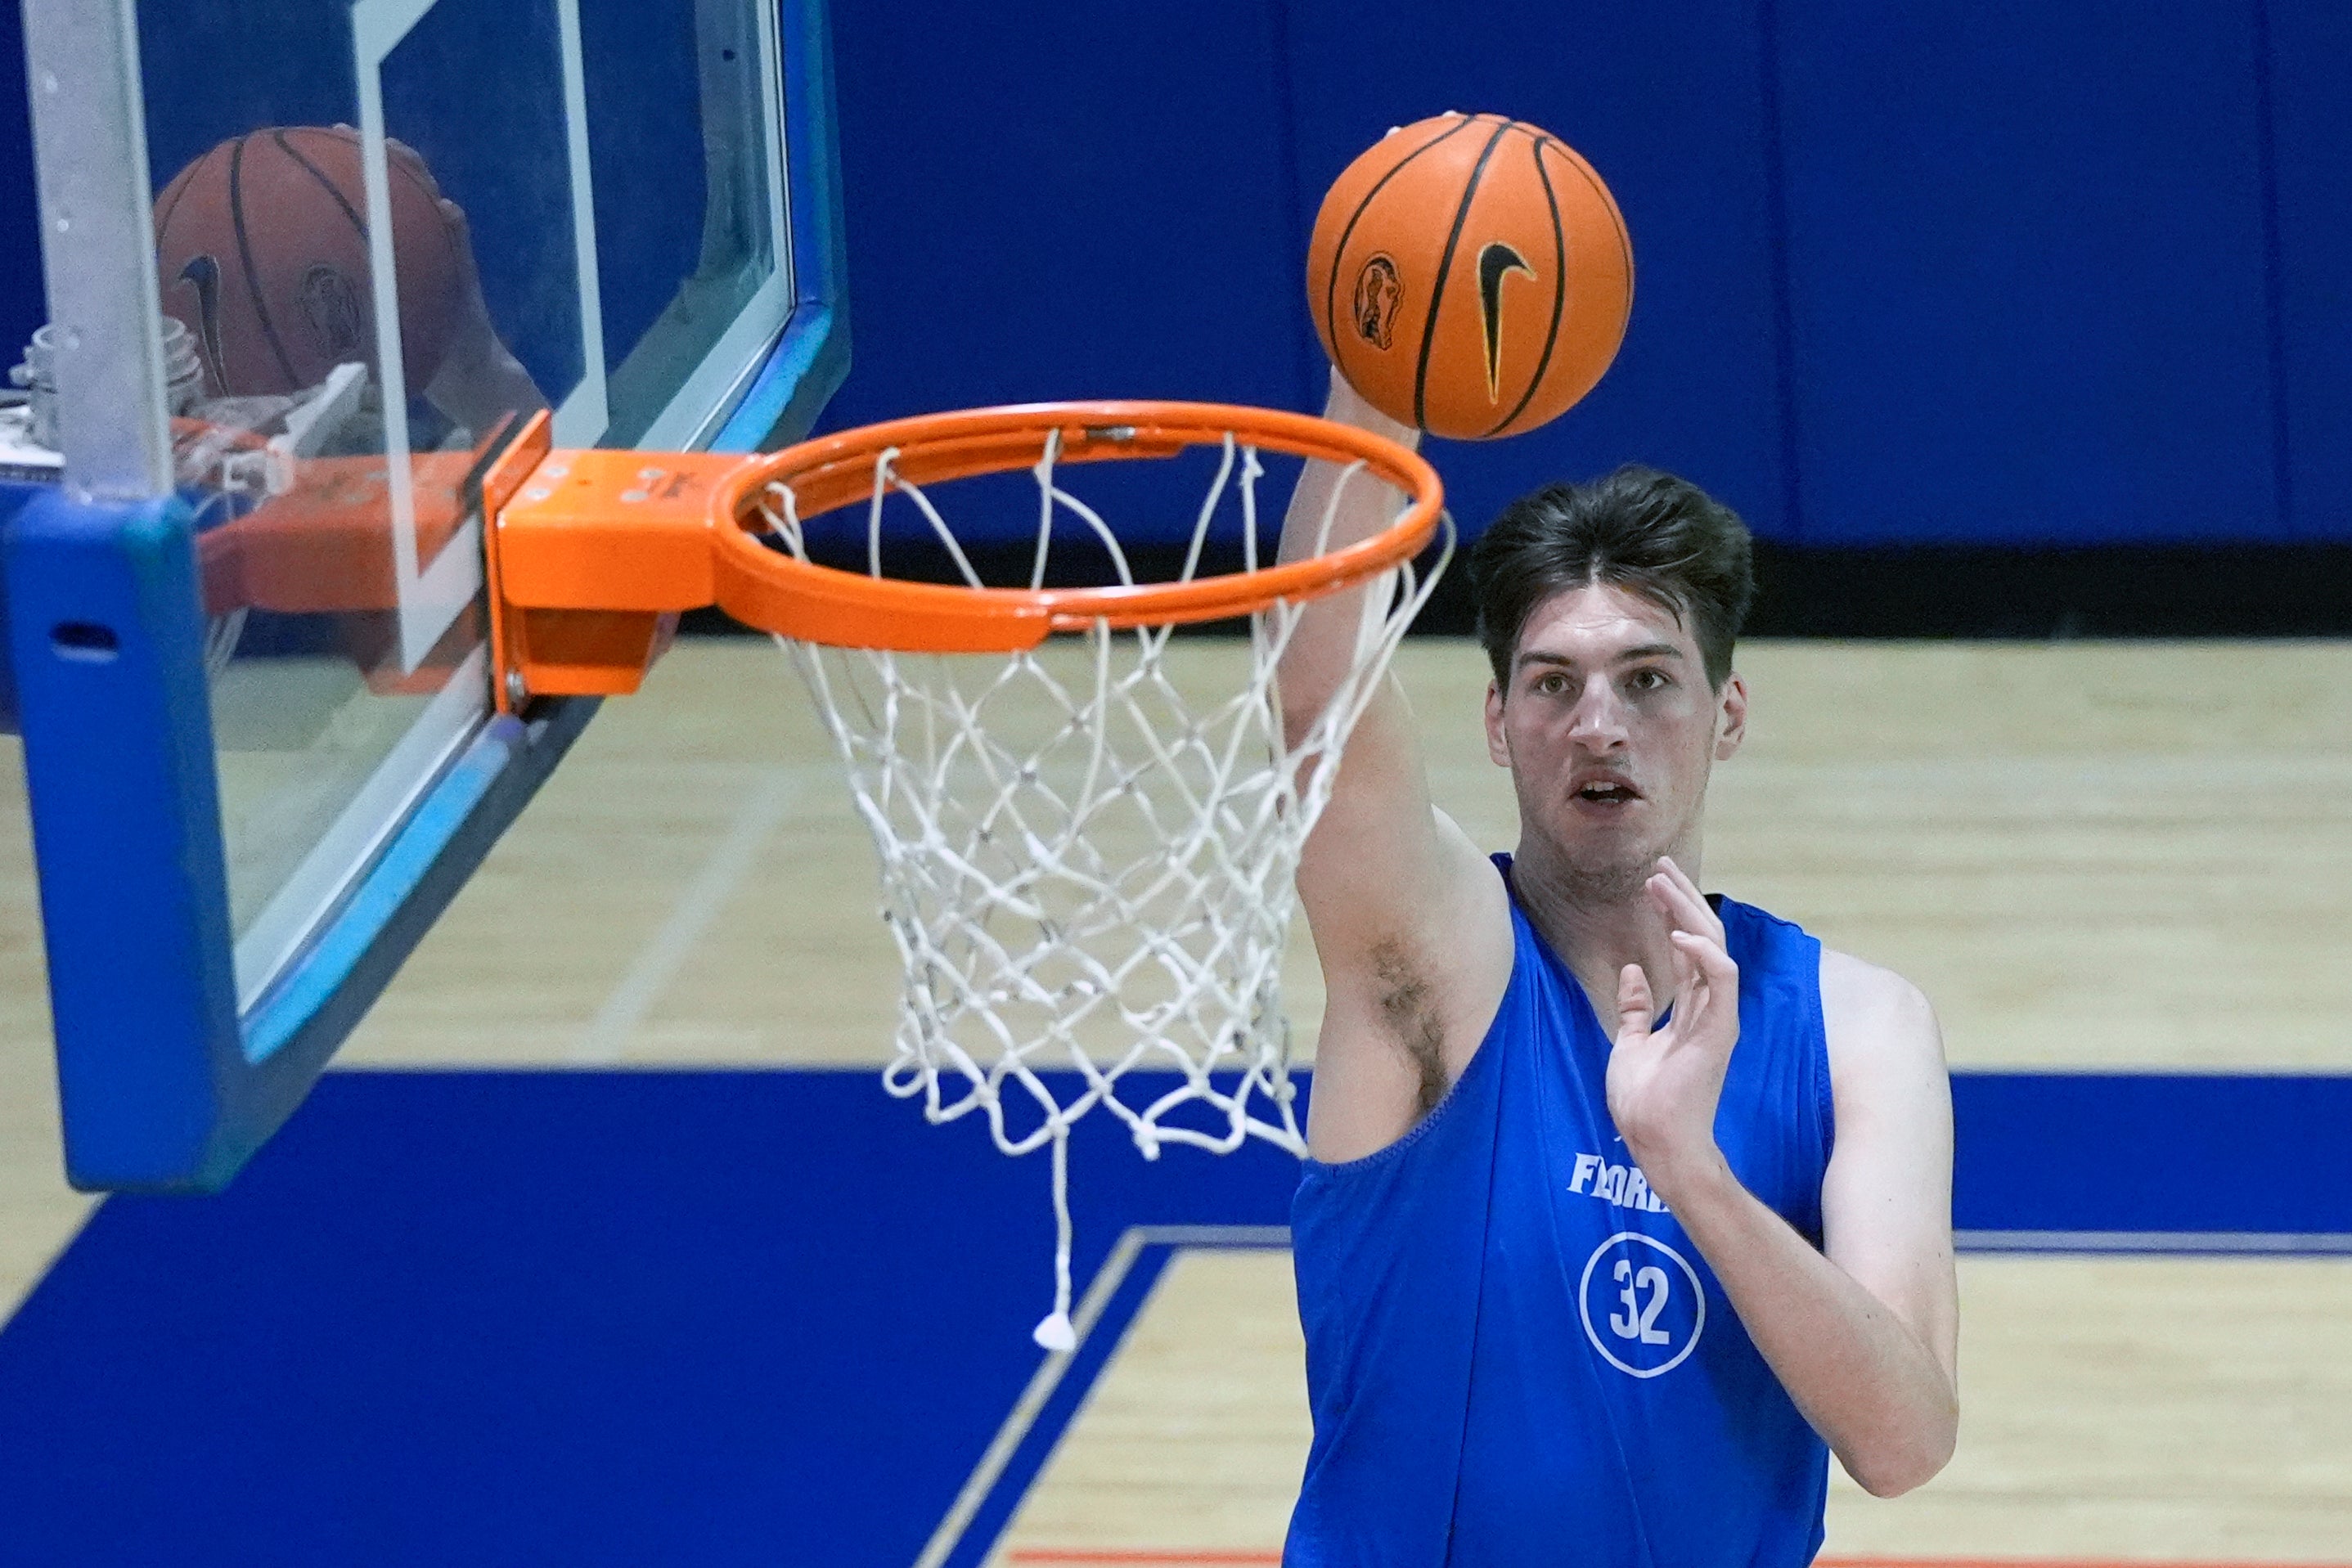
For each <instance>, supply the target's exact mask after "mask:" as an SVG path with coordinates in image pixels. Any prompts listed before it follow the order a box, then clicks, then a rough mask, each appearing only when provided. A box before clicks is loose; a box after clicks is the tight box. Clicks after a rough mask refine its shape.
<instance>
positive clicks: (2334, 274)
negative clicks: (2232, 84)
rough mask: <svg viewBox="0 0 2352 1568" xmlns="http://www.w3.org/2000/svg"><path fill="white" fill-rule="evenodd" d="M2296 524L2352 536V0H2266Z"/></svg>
mask: <svg viewBox="0 0 2352 1568" xmlns="http://www.w3.org/2000/svg"><path fill="white" fill-rule="evenodd" d="M2267 18H2268V21H2269V24H2270V45H2271V47H2270V53H2269V59H2270V62H2271V77H2270V86H2271V97H2272V101H2273V104H2274V106H2275V108H2274V123H2275V124H2276V126H2277V131H2278V135H2277V152H2278V213H2279V235H2278V250H2279V277H2278V296H2279V311H2280V317H2281V321H2280V329H2279V352H2280V358H2281V361H2282V366H2281V369H2282V373H2283V375H2284V384H2285V387H2286V398H2285V409H2286V413H2287V418H2286V431H2285V436H2286V444H2287V457H2288V462H2287V472H2288V484H2289V488H2288V499H2287V531H2288V533H2289V534H2290V535H2291V536H2293V537H2294V538H2338V539H2340V538H2352V179H2347V177H2346V174H2345V166H2344V160H2345V150H2346V149H2347V148H2352V6H2346V5H2343V4H2341V3H2340V0H2267Z"/></svg>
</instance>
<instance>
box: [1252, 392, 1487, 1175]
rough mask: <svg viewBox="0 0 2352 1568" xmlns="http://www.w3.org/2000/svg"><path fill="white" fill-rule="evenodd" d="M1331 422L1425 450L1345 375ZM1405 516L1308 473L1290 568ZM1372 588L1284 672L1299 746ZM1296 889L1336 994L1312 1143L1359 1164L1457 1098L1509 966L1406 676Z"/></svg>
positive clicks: (1371, 721)
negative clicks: (1427, 763) (1452, 1092)
mask: <svg viewBox="0 0 2352 1568" xmlns="http://www.w3.org/2000/svg"><path fill="white" fill-rule="evenodd" d="M1326 413H1327V414H1328V417H1330V418H1333V419H1337V420H1339V421H1341V422H1343V423H1349V424H1353V425H1356V426H1358V427H1360V428H1361V429H1365V430H1370V431H1372V432H1374V433H1375V434H1381V435H1385V436H1388V437H1390V438H1391V439H1392V440H1395V441H1398V442H1401V443H1402V444H1406V445H1412V444H1417V442H1418V441H1419V438H1420V433H1419V432H1417V431H1415V430H1413V429H1412V428H1411V427H1410V426H1407V425H1402V424H1399V423H1396V422H1395V421H1393V420H1391V419H1389V418H1387V417H1386V416H1384V415H1382V414H1381V413H1379V412H1378V411H1377V410H1375V409H1373V408H1372V407H1371V406H1370V404H1368V403H1366V402H1364V401H1363V400H1362V399H1361V398H1360V397H1359V396H1358V395H1357V394H1356V393H1355V392H1354V391H1353V390H1351V389H1350V388H1349V386H1348V384H1347V382H1345V381H1343V380H1341V379H1340V378H1339V377H1338V376H1336V375H1335V376H1334V377H1333V378H1332V382H1331V401H1330V404H1329V406H1328V409H1327V410H1326ZM1394 507H1395V493H1394V492H1393V491H1391V489H1390V488H1389V487H1388V486H1385V485H1383V484H1382V483H1381V482H1380V481H1379V480H1377V479H1374V478H1372V477H1371V476H1369V475H1366V474H1363V473H1361V472H1357V473H1354V474H1352V475H1350V474H1349V471H1348V470H1346V469H1344V468H1342V467H1341V466H1340V465H1337V464H1329V463H1309V464H1307V467H1306V469H1305V471H1304V472H1303V473H1302V474H1301V476H1300V478H1299V481H1298V488H1297V491H1296V492H1294V494H1293V495H1292V497H1291V503H1290V510H1289V512H1288V514H1287V515H1286V518H1285V521H1284V524H1283V538H1282V555H1283V559H1286V560H1287V559H1297V558H1298V557H1300V556H1304V555H1308V554H1311V553H1315V552H1316V551H1317V550H1318V549H1339V548H1342V547H1344V546H1346V545H1349V544H1351V543H1353V542H1355V541H1356V540H1358V539H1361V538H1369V537H1370V536H1371V535H1373V534H1375V533H1377V532H1379V531H1380V530H1381V528H1384V527H1386V526H1387V525H1388V524H1389V523H1390V522H1391V520H1392V517H1393V512H1394ZM1327 530H1328V532H1327ZM1363 592H1364V590H1355V591H1348V592H1344V593H1339V594H1333V595H1331V596H1329V597H1328V598H1325V599H1320V600H1318V601H1315V602H1313V603H1312V604H1310V605H1308V606H1307V610H1306V612H1305V613H1304V614H1303V615H1302V617H1301V620H1300V623H1299V625H1298V628H1297V632H1295V633H1294V635H1293V637H1292V640H1291V643H1290V646H1289V648H1288V649H1287V650H1286V653H1285V654H1284V657H1283V661H1282V664H1281V667H1280V670H1279V672H1278V675H1279V681H1280V686H1281V693H1282V707H1283V718H1284V723H1285V725H1286V727H1288V728H1289V729H1290V731H1291V733H1292V735H1293V736H1294V737H1296V736H1297V735H1298V734H1299V733H1301V732H1302V731H1303V730H1304V729H1305V728H1306V727H1307V726H1308V725H1310V724H1312V723H1313V722H1314V719H1315V716H1316V715H1317V714H1318V713H1320V712H1321V711H1322V709H1323V706H1324V705H1325V704H1326V703H1327V702H1328V701H1329V700H1330V698H1331V695H1332V693H1333V691H1334V690H1335V689H1336V688H1337V686H1338V685H1339V683H1340V681H1341V680H1342V678H1343V677H1344V676H1345V674H1346V673H1347V671H1348V670H1349V666H1350V665H1351V664H1353V662H1354V651H1355V642H1356V634H1357V627H1358V625H1359V624H1360V617H1361V613H1362V594H1363ZM1298 893H1299V900H1300V903H1301V904H1303V905H1304V906H1305V908H1306V911H1307V925H1308V926H1309V927H1310V928H1311V930H1312V931H1313V934H1314V937H1315V947H1316V952H1317V954H1318V957H1319V958H1320V960H1321V962H1322V967H1323V975H1324V983H1325V989H1326V995H1327V1001H1326V1004H1325V1011H1324V1019H1323V1029H1322V1033H1321V1035H1320V1038H1319V1040H1318V1045H1317V1055H1316V1078H1315V1083H1316V1089H1315V1098H1314V1101H1313V1108H1314V1109H1313V1114H1312V1117H1311V1119H1310V1122H1309V1125H1308V1129H1307V1135H1308V1141H1309V1143H1310V1145H1312V1147H1313V1149H1314V1153H1315V1155H1316V1156H1317V1157H1318V1158H1319V1159H1323V1160H1327V1161H1336V1160H1345V1159H1353V1158H1358V1157H1360V1156H1361V1155H1368V1154H1370V1153H1373V1152H1374V1151H1376V1150H1378V1149H1380V1148H1382V1147H1384V1146H1386V1145H1389V1144H1391V1143H1392V1142H1394V1141H1395V1140H1396V1139H1397V1138H1399V1137H1401V1136H1402V1135H1403V1134H1404V1133H1405V1132H1406V1131H1407V1130H1409V1129H1410V1128H1411V1127H1412V1124H1413V1123H1414V1122H1415V1121H1417V1120H1419V1118H1420V1117H1421V1116H1422V1115H1423V1114H1425V1113H1427V1112H1428V1110H1429V1109H1430V1108H1431V1107H1432V1106H1433V1105H1434V1104H1435V1103H1437V1101H1438V1100H1439V1099H1440V1098H1442V1097H1443V1095H1444V1092H1445V1089H1446V1086H1447V1085H1448V1084H1450V1083H1451V1082H1452V1081H1453V1079H1454V1076H1455V1075H1456V1074H1458V1073H1459V1072H1460V1071H1461V1069H1462V1067H1463V1065H1464V1064H1465V1062H1466V1061H1468V1060H1469V1057H1470V1053H1471V1052H1472V1051H1475V1050H1476V1048H1477V1043H1478V1036H1479V1035H1480V1034H1481V1033H1483V1032H1484V1030H1485V1028H1486V1022H1487V1020H1488V1019H1490V1018H1491V1017H1492V1015H1493V1012H1494V1009H1495V1006H1496V1000H1497V998H1500V996H1501V994H1502V989H1503V986H1504V983H1505V982H1506V981H1507V979H1508V977H1509V970H1510V956H1511V936H1510V914H1509V907H1508V904H1507V895H1506V893H1505V890H1504V888H1503V884H1502V882H1501V879H1500V878H1499V877H1498V876H1496V873H1495V872H1494V870H1493V868H1492V867H1491V866H1490V865H1489V864H1488V863H1487V862H1486V859H1485V857H1484V856H1483V855H1481V854H1480V853H1479V852H1478V850H1477V848H1476V846H1475V845H1474V844H1472V843H1471V842H1470V841H1469V839H1468V838H1467V837H1466V836H1465V834H1464V833H1463V831H1462V830H1461V829H1460V828H1458V827H1456V826H1455V825H1454V823H1453V821H1450V820H1449V819H1447V818H1446V817H1445V816H1444V813H1442V812H1440V811H1438V810H1436V809H1435V808H1434V807H1433V804H1432V802H1431V800H1430V796H1429V782H1428V777H1427V772H1426V769H1425V768H1423V762H1422V756H1421V745H1420V738H1419V737H1418V736H1417V734H1416V733H1415V730H1414V725H1413V717H1412V708H1411V706H1410V705H1409V704H1408V703H1407V702H1406V700H1405V695H1404V690H1403V688H1402V686H1401V685H1398V684H1397V681H1396V677H1395V676H1394V675H1392V674H1391V675H1384V676H1383V677H1382V678H1381V686H1380V689H1379V690H1378V691H1377V692H1376V693H1375V694H1374V695H1373V696H1372V698H1371V700H1370V704H1369V706H1366V708H1365V710H1364V713H1363V716H1362V717H1361V718H1360V720H1359V721H1358V722H1357V725H1356V728H1355V731H1354V733H1353V734H1352V735H1351V736H1350V737H1349V741H1348V746H1347V749H1346V751H1345V752H1344V753H1343V755H1342V759H1341V763H1340V768H1339V779H1338V783H1337V785H1336V787H1335V788H1334V789H1333V790H1332V795H1331V800H1330V803H1329V805H1328V807H1327V808H1326V809H1325V810H1324V813H1323V816H1322V818H1321V819H1320V820H1319V821H1318V823H1317V824H1316V828H1315V831H1314V832H1313V834H1312V835H1310V836H1309V838H1308V839H1307V845H1306V849H1305V852H1304V853H1303V854H1302V855H1301V857H1300V860H1299V867H1298Z"/></svg>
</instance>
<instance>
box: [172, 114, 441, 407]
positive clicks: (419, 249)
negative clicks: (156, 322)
mask: <svg viewBox="0 0 2352 1568" xmlns="http://www.w3.org/2000/svg"><path fill="white" fill-rule="evenodd" d="M386 163H387V165H388V172H390V174H391V187H390V189H391V195H392V253H393V266H394V271H395V273H396V275H397V281H396V286H395V287H394V298H397V299H398V301H399V306H400V349H401V366H402V372H403V379H404V380H405V381H406V382H407V383H408V391H409V392H410V394H411V395H415V394H416V393H418V392H423V391H424V389H425V383H426V382H430V381H431V380H432V379H433V373H434V371H436V370H438V369H439V368H440V365H441V358H442V355H443V354H444V353H446V351H447V350H448V347H449V342H450V340H451V338H452V336H453V335H454V334H455V332H456V329H457V319H458V314H459V308H460V305H461V298H460V295H459V287H460V277H461V273H460V270H459V261H458V257H457V248H456V240H455V237H454V236H453V235H451V233H450V232H449V225H448V222H447V221H446V219H445V218H444V217H443V216H442V214H441V204H440V193H439V192H438V191H437V190H436V189H435V188H434V186H433V181H432V176H431V175H429V174H427V173H426V172H425V171H424V168H423V165H422V164H419V163H416V162H415V161H414V159H413V158H410V157H404V156H402V155H400V154H399V153H394V154H392V155H391V156H389V157H388V158H387V159H386ZM155 272H156V281H157V282H158V283H159V284H160V285H161V286H162V288H163V308H164V310H165V312H166V313H168V314H170V315H173V316H176V317H177V318H179V319H180V323H181V325H183V326H184V327H185V328H187V329H188V334H189V336H190V337H192V338H194V340H195V342H196V347H197V350H198V351H199V352H200V353H201V354H202V355H203V356H204V361H205V380H206V381H207V382H209V383H210V384H211V387H212V390H213V391H214V392H217V393H222V394H226V395H228V396H233V397H234V396H252V395H257V394H260V393H270V392H299V391H300V390H302V389H303V388H305V387H310V386H316V385H317V384H318V383H319V382H320V381H321V380H323V379H324V378H325V376H326V374H327V372H328V371H331V370H333V369H334V368H335V367H336V366H337V365H339V364H342V363H345V362H348V361H360V362H362V363H364V364H365V365H366V366H367V367H368V370H369V371H370V373H371V374H376V375H378V379H379V380H381V375H380V372H379V371H378V367H377V364H376V332H375V293H374V289H373V286H372V284H371V283H370V279H371V278H372V277H373V269H372V268H371V267H370V266H369V262H368V232H367V196H366V190H365V186H364V185H363V184H362V179H361V172H360V139H359V134H358V133H357V132H356V131H350V130H347V129H344V128H342V127H336V128H335V129H333V130H328V129H325V128H323V127H317V126H299V125H298V126H288V127H284V128H281V129H276V130H267V131H251V132H248V133H247V134H246V135H244V136H240V137H237V138H236V140H234V141H224V142H222V143H221V144H220V145H219V146H217V147H215V148H214V149H213V150H212V151H211V152H207V153H205V155H204V156H203V157H201V158H199V159H197V160H196V161H195V162H193V163H191V164H189V165H188V166H187V167H186V168H184V169H183V170H181V171H180V172H179V173H178V174H177V175H175V176H173V180H172V183H170V184H169V185H166V186H165V187H164V188H163V194H162V195H160V196H158V197H156V198H155Z"/></svg>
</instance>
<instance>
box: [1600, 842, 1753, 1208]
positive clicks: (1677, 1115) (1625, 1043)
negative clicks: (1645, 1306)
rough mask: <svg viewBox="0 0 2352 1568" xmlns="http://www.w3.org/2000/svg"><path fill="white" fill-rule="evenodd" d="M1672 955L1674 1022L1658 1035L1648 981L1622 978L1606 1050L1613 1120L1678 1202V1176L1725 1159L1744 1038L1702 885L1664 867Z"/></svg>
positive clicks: (1718, 929)
mask: <svg viewBox="0 0 2352 1568" xmlns="http://www.w3.org/2000/svg"><path fill="white" fill-rule="evenodd" d="M1647 892H1648V894H1649V898H1650V903H1651V904H1652V905H1653V906H1654V908H1655V909H1656V910H1657V911H1658V913H1659V915H1661V916H1662V917H1663V918H1664V921H1665V923H1666V928H1667V929H1666V939H1667V941H1668V942H1669V943H1670V944H1671V945H1672V948H1673V954H1674V977H1675V995H1674V1006H1673V1016H1672V1017H1671V1018H1670V1019H1669V1020H1668V1021H1667V1023H1666V1026H1665V1027H1664V1029H1656V1028H1654V1027H1653V1025H1654V1023H1655V1021H1656V1017H1657V1010H1658V1009H1657V1005H1656V1001H1655V998H1654V996H1653V995H1652V992H1651V989H1650V981H1649V977H1648V976H1647V975H1645V974H1643V971H1642V967H1641V966H1640V965H1638V964H1628V965H1626V966H1625V967H1624V969H1623V970H1622V972H1621V973H1620V974H1619V975H1618V977H1617V1044H1616V1048H1615V1049H1614V1050H1612V1051H1611V1052H1610V1053H1609V1076H1608V1086H1609V1114H1610V1115H1611V1117H1612V1118H1613V1119H1614V1120H1615V1122H1616V1124H1617V1131H1618V1132H1619V1133H1620V1134H1622V1135H1623V1137H1624V1139H1625V1146H1626V1147H1627V1148H1628V1149H1629V1150H1630V1151H1631V1152H1632V1153H1633V1158H1634V1160H1635V1161H1636V1162H1637V1163H1638V1164H1639V1165H1640V1166H1641V1167H1642V1172H1643V1176H1646V1177H1648V1178H1649V1181H1650V1185H1651V1186H1654V1187H1655V1188H1657V1189H1658V1191H1659V1192H1660V1193H1661V1194H1663V1195H1664V1197H1665V1200H1666V1201H1667V1202H1668V1203H1670V1204H1671V1203H1672V1202H1673V1201H1674V1197H1675V1184H1676V1179H1677V1176H1678V1175H1679V1174H1680V1173H1682V1172H1685V1171H1689V1170H1693V1169H1695V1168H1698V1167H1699V1166H1703V1165H1704V1164H1705V1163H1706V1162H1708V1161H1713V1160H1719V1159H1720V1158H1721V1157H1722V1156H1721V1153H1720V1151H1719V1150H1718V1149H1717V1146H1716V1142H1715V1110H1716V1105H1717V1102H1719V1101H1720V1100H1721V1099H1722V1097H1723V1076H1724V1073H1725V1071H1727V1069H1728V1068H1729V1066H1730V1065H1731V1049H1732V1047H1733V1046H1734V1045H1736V1044H1738V1040H1739V966H1738V965H1737V964H1734V963H1733V962H1732V961H1731V955H1730V953H1729V952H1728V951H1727V950H1726V947H1725V945H1724V934H1723V922H1722V921H1721V920H1720V919H1718V918H1717V916H1716V913H1715V911H1714V910H1713V909H1711V908H1709V907H1708V905H1707V902H1706V898H1705V897H1704V896H1702V895H1701V894H1700V893H1699V890H1698V887H1697V884H1696V883H1693V882H1692V881H1691V879H1690V878H1689V877H1688V876H1686V875H1685V874H1684V873H1683V870H1682V868H1681V867H1680V866H1678V865H1676V864H1675V862H1673V861H1671V860H1660V861H1659V862H1658V870H1657V873H1656V874H1655V875H1654V876H1652V877H1651V878H1650V880H1649V883H1648V886H1647Z"/></svg>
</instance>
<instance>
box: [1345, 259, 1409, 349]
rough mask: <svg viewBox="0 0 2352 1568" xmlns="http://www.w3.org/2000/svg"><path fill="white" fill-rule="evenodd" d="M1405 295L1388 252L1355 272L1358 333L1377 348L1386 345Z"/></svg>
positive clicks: (1394, 327)
mask: <svg viewBox="0 0 2352 1568" xmlns="http://www.w3.org/2000/svg"><path fill="white" fill-rule="evenodd" d="M1403 298H1404V285H1403V284H1402V282H1401V281H1399V279H1398V277H1397V265H1396V262H1395V261H1394V260H1393V259H1391V257H1390V256H1389V254H1388V253H1387V252H1386V251H1381V252H1379V253H1377V254H1375V255H1374V256H1372V257H1371V258H1370V260H1369V261H1366V262H1365V263H1364V265H1363V267H1361V268H1360V269H1359V270H1358V271H1357V273H1356V300H1355V304H1356V335H1357V336H1358V337H1360V338H1361V339H1363V340H1364V341H1365V342H1367V343H1370V345H1371V346H1372V347H1373V348H1375V349H1385V348H1387V347H1388V346H1389V337H1390V335H1391V333H1392V332H1394V331H1395V329H1396V317H1397V306H1398V305H1399V303H1401V302H1402V299H1403Z"/></svg>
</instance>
